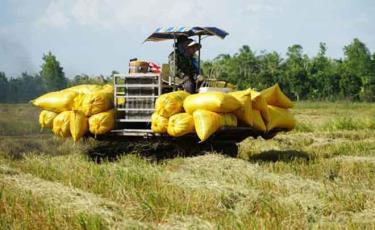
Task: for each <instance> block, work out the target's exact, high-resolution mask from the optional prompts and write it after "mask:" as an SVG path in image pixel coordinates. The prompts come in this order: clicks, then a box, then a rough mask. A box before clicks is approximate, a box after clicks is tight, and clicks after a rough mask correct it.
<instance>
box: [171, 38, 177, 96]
mask: <svg viewBox="0 0 375 230" xmlns="http://www.w3.org/2000/svg"><path fill="white" fill-rule="evenodd" d="M176 50H177V38H176V35H175V34H173V59H174V62H173V65H174V66H173V74H172V75H173V76H172V82H171V83H172V87H173V91H176V69H177V63H176ZM169 68H170V67H169Z"/></svg>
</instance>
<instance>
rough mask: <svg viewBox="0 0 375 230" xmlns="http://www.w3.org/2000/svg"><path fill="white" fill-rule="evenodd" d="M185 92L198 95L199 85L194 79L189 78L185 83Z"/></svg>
mask: <svg viewBox="0 0 375 230" xmlns="http://www.w3.org/2000/svg"><path fill="white" fill-rule="evenodd" d="M183 87H184V90H185V91H186V92H188V93H191V94H193V93H196V89H197V83H196V82H195V81H194V79H192V78H190V77H189V78H187V79H186V80H185V81H184V83H183Z"/></svg>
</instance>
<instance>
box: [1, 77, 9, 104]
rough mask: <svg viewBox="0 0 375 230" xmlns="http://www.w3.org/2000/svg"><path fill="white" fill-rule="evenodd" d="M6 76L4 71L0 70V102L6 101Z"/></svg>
mask: <svg viewBox="0 0 375 230" xmlns="http://www.w3.org/2000/svg"><path fill="white" fill-rule="evenodd" d="M7 97H8V78H7V77H6V75H5V73H4V72H0V102H7Z"/></svg>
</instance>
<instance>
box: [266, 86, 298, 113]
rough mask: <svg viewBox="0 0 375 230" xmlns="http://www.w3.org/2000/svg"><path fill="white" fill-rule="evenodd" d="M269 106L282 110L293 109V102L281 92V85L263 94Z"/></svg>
mask: <svg viewBox="0 0 375 230" xmlns="http://www.w3.org/2000/svg"><path fill="white" fill-rule="evenodd" d="M261 94H262V96H263V97H264V99H265V100H266V102H267V104H269V105H274V106H277V107H280V108H285V109H288V108H293V102H292V101H291V100H290V99H289V98H288V97H287V96H286V95H285V94H284V93H283V92H282V91H281V89H280V86H279V84H277V83H276V84H275V85H274V86H272V87H269V88H267V89H265V90H262V92H261Z"/></svg>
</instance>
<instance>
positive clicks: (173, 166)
mask: <svg viewBox="0 0 375 230" xmlns="http://www.w3.org/2000/svg"><path fill="white" fill-rule="evenodd" d="M293 113H294V114H295V116H296V118H297V120H298V126H297V128H296V129H295V130H294V131H292V132H289V133H281V134H279V135H277V136H276V137H275V138H273V139H272V140H267V141H266V140H263V139H261V138H258V139H252V138H249V139H246V140H245V141H243V142H242V143H240V144H239V153H238V156H236V157H229V156H225V155H222V154H219V153H215V152H206V153H205V154H203V155H202V154H193V155H191V156H178V155H175V154H172V153H169V150H168V149H165V150H164V151H165V152H157V153H151V154H143V153H140V152H137V151H126V150H124V149H123V148H117V151H118V152H116V158H108V159H107V160H106V159H105V158H104V159H103V160H102V161H100V162H98V161H94V160H92V158H90V156H89V154H88V153H89V152H90V150H92V149H94V148H96V147H97V146H100V145H101V142H99V141H97V140H95V139H93V138H87V139H85V140H82V141H81V142H79V143H75V144H74V143H73V142H72V141H71V140H69V139H68V140H61V139H58V138H56V137H54V136H53V135H51V134H50V133H49V131H48V130H45V131H42V132H41V131H40V128H39V127H38V124H37V116H38V110H37V109H35V108H33V107H31V106H30V105H26V104H19V105H3V104H2V105H0V229H254V228H257V229H258V228H262V229H301V228H311V229H327V228H328V229H342V228H347V229H358V228H360V229H374V228H375V132H374V131H375V104H366V103H345V102H339V103H328V102H327V103H325V102H302V103H298V104H297V106H296V108H295V109H294V110H293ZM113 145H118V146H120V145H121V143H115V142H114V143H113ZM114 149H116V148H114ZM171 151H172V150H171ZM155 154H159V155H165V156H167V157H164V158H162V160H155V159H160V156H154V155H155Z"/></svg>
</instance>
